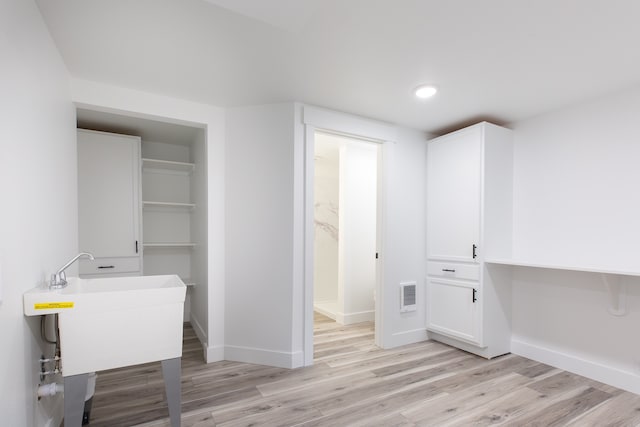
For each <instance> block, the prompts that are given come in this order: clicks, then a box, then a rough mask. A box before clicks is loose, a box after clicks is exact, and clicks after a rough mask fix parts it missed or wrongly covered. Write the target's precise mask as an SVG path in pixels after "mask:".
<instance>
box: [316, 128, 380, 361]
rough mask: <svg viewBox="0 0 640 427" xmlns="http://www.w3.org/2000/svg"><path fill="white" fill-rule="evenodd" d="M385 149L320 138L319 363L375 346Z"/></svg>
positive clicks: (326, 135)
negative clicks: (380, 175) (381, 176)
mask: <svg viewBox="0 0 640 427" xmlns="http://www.w3.org/2000/svg"><path fill="white" fill-rule="evenodd" d="M379 147H380V144H377V143H373V142H370V141H365V140H362V139H358V138H355V137H351V136H344V135H336V134H332V133H327V132H321V131H316V132H315V133H314V183H313V187H314V200H313V215H314V221H313V223H314V233H313V239H314V242H313V252H314V263H313V264H314V268H313V308H314V336H315V338H314V353H315V356H316V359H317V358H318V357H320V358H322V357H325V356H337V355H339V354H340V353H341V352H348V351H349V349H352V348H353V346H354V345H357V346H363V345H364V346H373V345H374V330H375V326H374V321H375V306H376V304H375V299H376V280H377V279H376V278H377V271H376V258H377V242H378V237H377V230H378V225H377V222H378V162H379V159H378V156H379Z"/></svg>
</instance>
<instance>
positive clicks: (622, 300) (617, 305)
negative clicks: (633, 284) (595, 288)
mask: <svg viewBox="0 0 640 427" xmlns="http://www.w3.org/2000/svg"><path fill="white" fill-rule="evenodd" d="M600 276H601V277H602V284H603V285H604V287H605V289H606V290H607V292H608V293H609V307H608V308H607V310H608V311H609V313H611V314H612V315H614V316H624V315H626V314H627V287H626V284H625V283H624V282H623V281H622V276H621V275H619V274H607V273H602V274H601V275H600Z"/></svg>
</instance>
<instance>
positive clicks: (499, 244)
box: [426, 122, 513, 358]
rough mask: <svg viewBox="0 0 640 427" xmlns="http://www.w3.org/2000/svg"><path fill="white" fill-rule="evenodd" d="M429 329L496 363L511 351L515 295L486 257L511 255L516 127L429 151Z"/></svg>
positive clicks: (486, 127) (469, 135) (445, 142)
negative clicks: (514, 138) (512, 303)
mask: <svg viewBox="0 0 640 427" xmlns="http://www.w3.org/2000/svg"><path fill="white" fill-rule="evenodd" d="M427 153H428V154H427V257H428V259H427V293H426V294H427V329H428V331H429V334H430V336H431V338H433V339H436V340H439V341H442V342H445V343H447V344H450V345H453V346H456V347H459V348H462V349H464V350H466V351H469V352H472V353H475V354H478V355H481V356H483V357H487V358H491V357H495V356H499V355H501V354H505V353H508V352H510V340H511V327H510V323H511V293H510V292H511V291H510V287H508V286H507V285H505V284H507V283H509V281H508V280H504V278H503V277H498V276H500V275H504V274H508V273H506V272H505V270H504V269H501V270H500V269H495V270H494V269H493V267H492V266H491V265H488V264H485V262H484V259H485V257H508V256H510V254H511V227H512V217H511V211H512V203H511V202H512V175H513V167H512V165H513V147H512V132H511V131H510V130H509V129H506V128H503V127H499V126H496V125H492V124H490V123H486V122H483V123H479V124H477V125H474V126H470V127H468V128H465V129H462V130H459V131H457V132H453V133H451V134H448V135H445V136H442V137H439V138H436V139H433V140H431V141H429V143H428V148H427Z"/></svg>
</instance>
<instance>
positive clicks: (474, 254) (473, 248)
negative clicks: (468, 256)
mask: <svg viewBox="0 0 640 427" xmlns="http://www.w3.org/2000/svg"><path fill="white" fill-rule="evenodd" d="M471 249H472V251H473V259H476V257H477V256H478V254H476V249H478V247H477V246H476V245H475V243H474V244H473V246H472V248H471Z"/></svg>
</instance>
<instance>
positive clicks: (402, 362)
mask: <svg viewBox="0 0 640 427" xmlns="http://www.w3.org/2000/svg"><path fill="white" fill-rule="evenodd" d="M98 375H99V376H98V380H97V386H96V394H95V397H94V408H93V411H92V420H91V426H92V427H99V426H109V427H116V426H132V425H143V426H146V427H165V426H167V427H168V426H169V423H168V420H167V418H166V417H167V416H168V413H167V409H166V405H165V403H164V402H165V401H164V392H163V387H164V384H163V382H162V375H161V372H160V364H159V363H156V364H147V365H141V366H137V367H130V368H123V369H116V370H112V371H106V372H101V373H99V374H98ZM182 387H183V390H182V411H183V417H182V419H183V422H182V425H183V426H184V427H191V426H193V427H196V426H197V427H205V426H259V425H262V426H294V425H302V426H306V427H309V426H332V427H333V426H385V427H386V426H389V427H392V426H396V427H400V426H445V425H447V426H448V425H452V426H470V425H474V426H475V425H509V426H565V425H569V426H638V425H640V396H638V395H635V394H632V393H628V392H623V391H621V390H618V389H615V388H613V387H610V386H607V385H604V384H601V383H598V382H595V381H592V380H589V379H586V378H583V377H580V376H577V375H574V374H570V373H568V372H565V371H561V370H558V369H554V368H551V367H550V366H547V365H543V364H541V363H537V362H534V361H531V360H528V359H525V358H522V357H519V356H514V355H507V356H502V357H499V358H496V359H493V360H490V361H488V360H485V359H482V358H480V357H477V356H474V355H471V354H469V353H465V352H463V351H460V350H457V349H454V348H452V347H448V346H446V345H444V344H440V343H437V342H423V343H418V344H412V345H408V346H404V347H401V348H396V349H393V350H381V349H379V348H376V347H375V345H374V344H373V325H372V324H371V323H361V324H358V325H353V326H340V325H337V324H336V323H334V322H333V321H331V320H330V319H328V318H326V317H324V316H322V315H316V325H315V364H314V366H312V367H309V368H301V369H295V370H287V369H281V368H271V367H265V366H258V365H250V364H246V363H237V362H226V361H225V362H217V363H212V364H209V365H207V364H205V363H204V362H203V361H202V351H201V347H200V344H199V342H198V340H197V338H196V337H195V334H194V333H193V331H192V330H191V328H189V327H186V328H185V333H184V354H183V358H182Z"/></svg>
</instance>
